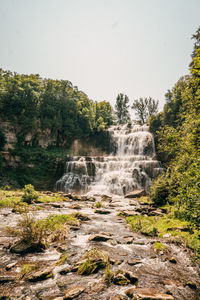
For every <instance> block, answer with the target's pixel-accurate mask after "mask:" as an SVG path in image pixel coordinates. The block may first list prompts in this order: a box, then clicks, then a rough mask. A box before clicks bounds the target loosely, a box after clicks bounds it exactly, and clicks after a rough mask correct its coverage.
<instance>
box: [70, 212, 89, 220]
mask: <svg viewBox="0 0 200 300" xmlns="http://www.w3.org/2000/svg"><path fill="white" fill-rule="evenodd" d="M73 216H74V217H75V218H77V219H78V220H80V221H90V220H91V219H90V218H89V217H88V216H87V215H84V214H82V213H79V212H76V213H74V214H73Z"/></svg>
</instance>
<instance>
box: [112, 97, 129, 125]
mask: <svg viewBox="0 0 200 300" xmlns="http://www.w3.org/2000/svg"><path fill="white" fill-rule="evenodd" d="M128 102H129V99H128V96H127V95H124V94H119V95H118V96H117V99H116V104H115V110H116V116H117V122H118V124H126V123H128V122H129V121H130V114H129V111H128V108H129V105H128Z"/></svg>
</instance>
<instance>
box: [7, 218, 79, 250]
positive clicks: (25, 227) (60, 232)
mask: <svg viewBox="0 0 200 300" xmlns="http://www.w3.org/2000/svg"><path fill="white" fill-rule="evenodd" d="M70 225H73V226H74V225H75V226H78V225H79V220H77V219H76V218H75V217H73V216H72V215H66V214H63V215H50V216H48V217H47V218H45V219H42V220H39V221H35V220H34V217H33V215H31V214H30V213H26V214H24V215H23V217H22V219H21V220H20V221H19V222H18V226H17V228H10V227H8V228H7V232H8V233H9V234H11V235H14V236H18V237H19V242H21V243H25V244H27V245H32V244H36V245H43V247H44V248H47V247H48V246H49V244H50V243H52V242H63V241H65V240H66V239H67V237H68V231H69V226H70Z"/></svg>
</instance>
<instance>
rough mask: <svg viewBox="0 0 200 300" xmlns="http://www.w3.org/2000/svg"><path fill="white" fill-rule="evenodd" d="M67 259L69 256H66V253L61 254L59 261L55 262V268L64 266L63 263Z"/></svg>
mask: <svg viewBox="0 0 200 300" xmlns="http://www.w3.org/2000/svg"><path fill="white" fill-rule="evenodd" d="M68 258H69V255H68V254H67V253H66V252H63V253H62V254H61V255H60V258H59V260H58V261H57V262H56V265H57V266H62V265H64V263H65V262H66V261H67V259H68Z"/></svg>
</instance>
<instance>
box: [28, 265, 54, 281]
mask: <svg viewBox="0 0 200 300" xmlns="http://www.w3.org/2000/svg"><path fill="white" fill-rule="evenodd" d="M50 277H53V273H52V268H48V269H45V270H39V271H36V272H34V273H32V274H30V275H29V276H28V278H27V280H28V281H31V282H36V281H41V280H44V279H48V278H50Z"/></svg>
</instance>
